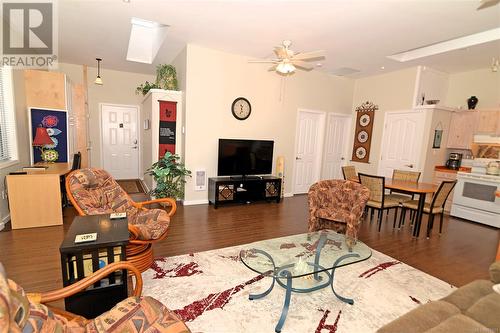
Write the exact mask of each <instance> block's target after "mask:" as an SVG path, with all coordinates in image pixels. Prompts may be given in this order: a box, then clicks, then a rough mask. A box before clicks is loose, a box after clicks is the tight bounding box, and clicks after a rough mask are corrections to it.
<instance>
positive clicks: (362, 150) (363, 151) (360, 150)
mask: <svg viewBox="0 0 500 333" xmlns="http://www.w3.org/2000/svg"><path fill="white" fill-rule="evenodd" d="M365 156H366V149H365V148H364V147H358V148H357V149H356V157H357V158H359V159H360V160H362V159H363V158H365Z"/></svg>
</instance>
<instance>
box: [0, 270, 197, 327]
mask: <svg viewBox="0 0 500 333" xmlns="http://www.w3.org/2000/svg"><path fill="white" fill-rule="evenodd" d="M121 269H127V270H129V271H130V272H131V273H132V275H133V276H134V277H135V281H136V283H135V288H134V290H133V293H132V296H131V297H129V298H127V299H125V300H123V301H121V302H119V303H118V304H117V305H115V306H114V307H113V308H112V309H111V310H109V311H107V312H105V313H103V314H101V315H100V316H98V317H97V318H95V319H86V318H84V317H82V316H79V315H76V314H73V313H70V312H67V311H64V310H60V309H57V308H54V307H51V306H49V305H47V304H46V303H50V302H54V301H58V300H61V299H64V298H65V297H68V296H71V295H74V294H76V293H78V292H80V291H82V290H84V289H86V288H88V287H90V286H92V285H93V284H94V283H95V282H97V281H99V280H101V279H102V278H104V277H106V276H108V275H109V274H110V273H113V272H114V271H117V270H121ZM141 292H142V276H141V273H140V272H139V271H138V270H137V268H135V266H133V265H132V264H130V263H128V262H126V261H123V262H116V263H112V264H109V265H107V266H105V267H104V268H102V269H100V270H98V271H97V272H95V273H94V274H92V275H90V276H88V277H86V278H84V279H82V280H80V281H78V282H76V283H74V284H72V285H70V286H68V287H65V288H62V289H59V290H56V291H51V292H47V293H25V292H24V290H23V289H22V288H21V287H20V286H19V285H17V284H16V283H15V282H14V281H12V280H8V279H7V277H6V273H5V271H4V269H3V266H2V264H1V263H0V331H1V332H33V333H37V332H40V333H52V332H54V333H56V332H75V333H76V332H82V333H83V332H93V333H101V332H129V333H142V332H158V333H188V332H190V331H189V329H188V328H187V326H186V325H185V324H184V323H183V322H182V321H181V320H180V319H179V318H178V317H177V315H176V314H175V313H173V312H172V311H170V310H169V309H167V308H166V307H165V306H164V305H163V304H161V303H160V302H159V301H157V300H155V299H154V298H152V297H141ZM137 323H141V325H137Z"/></svg>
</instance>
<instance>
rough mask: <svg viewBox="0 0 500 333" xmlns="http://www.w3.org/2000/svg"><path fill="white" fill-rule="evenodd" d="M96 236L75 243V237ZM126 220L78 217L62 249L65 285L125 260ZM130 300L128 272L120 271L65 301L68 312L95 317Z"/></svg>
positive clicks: (105, 216)
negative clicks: (93, 234) (123, 301)
mask: <svg viewBox="0 0 500 333" xmlns="http://www.w3.org/2000/svg"><path fill="white" fill-rule="evenodd" d="M89 233H97V239H96V240H95V241H91V242H86V243H76V244H75V237H76V235H81V234H89ZM128 240H129V234H128V223H127V219H126V218H125V219H118V220H111V219H110V218H109V214H105V215H93V216H92V215H91V216H77V217H75V218H74V220H73V223H72V224H71V226H70V228H69V230H68V233H67V234H66V236H65V237H64V240H63V242H62V244H61V246H60V248H59V252H60V253H61V268H62V279H63V285H64V286H65V287H66V286H69V285H71V284H73V283H75V282H76V281H79V280H81V279H83V278H85V277H86V276H88V275H90V274H92V273H93V272H95V271H97V270H98V269H100V268H102V267H104V266H106V265H107V264H110V263H112V262H116V261H124V260H126V251H125V247H126V245H127V244H128ZM125 298H127V271H126V270H122V271H117V272H115V273H112V274H110V275H108V276H107V277H106V278H104V279H102V280H100V281H99V282H96V283H95V284H94V285H93V286H92V287H89V288H87V289H86V290H84V291H82V292H79V293H77V294H75V295H73V296H71V297H67V298H66V299H65V306H66V310H67V311H70V312H73V313H76V314H79V315H82V316H84V317H86V318H94V317H96V316H98V315H100V314H101V313H103V312H105V311H107V310H109V309H111V308H112V307H113V306H114V305H115V304H116V303H117V302H119V301H121V300H123V299H125Z"/></svg>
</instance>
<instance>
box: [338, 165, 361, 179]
mask: <svg viewBox="0 0 500 333" xmlns="http://www.w3.org/2000/svg"><path fill="white" fill-rule="evenodd" d="M342 175H343V176H344V179H345V180H354V179H358V175H357V174H356V167H355V166H353V165H346V166H343V167H342Z"/></svg>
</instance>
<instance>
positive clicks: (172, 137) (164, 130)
mask: <svg viewBox="0 0 500 333" xmlns="http://www.w3.org/2000/svg"><path fill="white" fill-rule="evenodd" d="M159 103H160V125H159V126H160V128H159V130H160V133H159V138H158V140H159V141H158V157H159V158H162V157H163V156H164V155H165V153H166V152H167V151H168V152H170V153H172V154H175V141H176V133H175V132H176V121H177V102H169V101H159Z"/></svg>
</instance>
